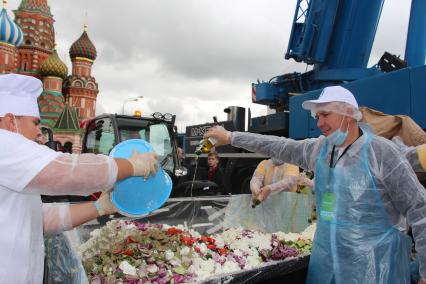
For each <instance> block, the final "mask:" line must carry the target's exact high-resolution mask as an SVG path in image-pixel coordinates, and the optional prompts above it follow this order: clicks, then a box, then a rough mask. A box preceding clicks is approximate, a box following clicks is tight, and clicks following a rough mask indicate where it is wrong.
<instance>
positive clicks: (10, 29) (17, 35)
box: [0, 8, 24, 46]
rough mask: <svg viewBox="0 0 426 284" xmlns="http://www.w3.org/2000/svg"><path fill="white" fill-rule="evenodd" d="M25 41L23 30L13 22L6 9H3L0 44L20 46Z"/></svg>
mask: <svg viewBox="0 0 426 284" xmlns="http://www.w3.org/2000/svg"><path fill="white" fill-rule="evenodd" d="M23 40H24V34H23V33H22V30H21V28H20V27H19V26H18V25H17V24H15V22H13V21H12V19H11V18H10V17H9V15H8V14H7V12H6V9H5V8H2V10H1V12H0V42H6V43H9V44H13V45H15V46H20V45H21V44H22V41H23Z"/></svg>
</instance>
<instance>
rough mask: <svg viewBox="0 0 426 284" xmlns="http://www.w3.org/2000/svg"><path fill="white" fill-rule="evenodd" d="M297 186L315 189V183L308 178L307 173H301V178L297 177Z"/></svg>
mask: <svg viewBox="0 0 426 284" xmlns="http://www.w3.org/2000/svg"><path fill="white" fill-rule="evenodd" d="M297 185H301V186H307V187H310V188H312V187H314V182H313V181H312V180H311V179H310V178H308V177H307V176H306V175H305V173H300V174H299V176H298V177H297Z"/></svg>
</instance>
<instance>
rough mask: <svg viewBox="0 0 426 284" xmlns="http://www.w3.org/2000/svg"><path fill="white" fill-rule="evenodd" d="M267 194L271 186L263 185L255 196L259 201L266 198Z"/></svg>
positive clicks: (269, 192)
mask: <svg viewBox="0 0 426 284" xmlns="http://www.w3.org/2000/svg"><path fill="white" fill-rule="evenodd" d="M269 194H271V187H270V186H264V187H262V188H261V189H260V194H259V196H258V197H257V198H258V199H259V200H260V201H264V200H266V198H268V196H269Z"/></svg>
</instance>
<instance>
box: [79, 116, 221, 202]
mask: <svg viewBox="0 0 426 284" xmlns="http://www.w3.org/2000/svg"><path fill="white" fill-rule="evenodd" d="M175 120H176V116H175V115H172V114H169V113H165V114H161V113H159V112H155V113H154V114H152V116H151V117H142V116H140V115H135V116H131V115H120V114H102V115H99V116H97V117H95V118H93V119H91V120H89V121H88V122H87V123H86V125H85V132H84V136H83V141H82V153H94V154H105V155H109V153H110V152H111V150H112V149H113V148H114V146H115V145H117V144H118V143H120V142H123V141H126V140H129V139H143V140H146V141H147V142H149V143H150V144H151V145H152V147H153V148H154V151H155V152H156V153H157V155H158V161H159V164H160V165H161V167H162V168H163V170H164V171H165V172H166V173H167V174H168V175H169V176H170V177H171V178H172V182H173V189H172V193H171V197H178V196H185V195H187V193H188V189H191V190H192V189H193V190H194V191H193V195H206V194H208V195H212V194H214V195H216V194H217V193H219V192H217V191H216V189H218V186H217V185H216V184H215V183H213V182H210V181H207V180H196V181H193V180H190V178H189V177H188V169H187V168H185V167H184V166H183V164H182V161H181V160H180V159H179V157H178V152H177V147H178V133H177V128H176V126H175ZM206 188H208V189H209V190H208V191H206V190H200V189H206Z"/></svg>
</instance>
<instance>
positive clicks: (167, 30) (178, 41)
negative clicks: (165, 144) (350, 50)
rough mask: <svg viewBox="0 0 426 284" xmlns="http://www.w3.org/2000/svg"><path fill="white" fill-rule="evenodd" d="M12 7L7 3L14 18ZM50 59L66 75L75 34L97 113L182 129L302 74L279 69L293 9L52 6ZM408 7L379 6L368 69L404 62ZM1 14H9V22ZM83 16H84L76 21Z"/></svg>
mask: <svg viewBox="0 0 426 284" xmlns="http://www.w3.org/2000/svg"><path fill="white" fill-rule="evenodd" d="M19 3H20V0H9V1H8V4H7V9H8V10H9V12H10V11H11V10H14V9H17V8H18V6H19ZM48 3H49V5H50V8H51V12H52V14H53V16H54V19H55V30H56V32H57V36H56V42H57V44H58V47H57V49H58V54H59V55H60V57H61V58H62V60H64V61H65V63H66V64H67V65H68V68H69V70H70V69H71V62H70V59H69V54H68V51H69V47H70V46H71V44H72V43H73V42H74V41H75V40H76V39H77V38H78V37H79V36H80V35H81V33H82V32H83V25H84V23H85V21H86V20H85V19H86V18H87V23H88V34H89V37H90V39H91V40H92V42H93V43H94V45H95V46H96V49H97V52H98V57H97V59H96V61H95V63H94V65H93V71H92V75H93V76H94V77H95V78H96V81H97V82H98V84H99V90H100V92H99V95H98V100H97V101H98V109H97V112H98V113H102V112H112V113H121V110H122V107H123V102H125V101H126V99H128V98H132V97H138V96H144V98H143V99H141V100H140V101H139V102H131V101H129V100H127V102H126V103H125V106H124V107H125V112H126V113H133V111H134V110H135V109H140V110H141V111H142V112H143V114H144V115H149V114H151V113H153V112H155V111H158V112H161V113H165V112H169V113H172V114H176V115H177V125H178V128H179V132H183V131H184V127H185V125H191V124H201V123H205V122H211V121H212V116H214V115H217V116H218V118H219V120H225V119H226V114H225V113H224V112H223V109H224V108H225V107H227V106H234V105H238V106H244V107H250V108H251V110H252V114H253V116H258V115H264V114H266V107H264V106H261V105H256V104H251V83H252V82H255V81H256V80H257V79H259V80H265V81H267V80H269V79H270V78H271V77H273V76H276V75H281V74H284V73H288V72H294V71H304V70H305V69H306V65H304V64H300V63H295V62H294V61H293V60H291V61H288V60H284V53H285V52H286V50H287V44H288V39H289V36H290V30H291V23H292V20H293V14H294V10H295V5H296V0H167V1H166V0H121V1H110V0H54V1H48ZM410 3H411V1H409V0H386V1H385V5H384V8H383V11H382V17H381V20H380V24H379V29H378V32H377V35H376V41H375V43H374V46H373V52H372V55H371V57H370V64H369V65H370V66H371V65H373V64H374V63H376V62H377V61H378V59H379V58H380V56H381V55H382V54H383V52H384V51H389V52H391V53H393V54H397V55H401V57H403V55H404V46H405V39H406V30H407V26H408V14H409V10H410ZM9 14H11V13H9ZM86 14H87V17H86Z"/></svg>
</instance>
